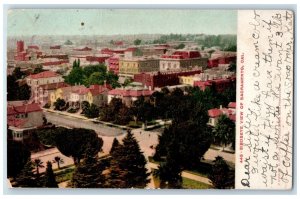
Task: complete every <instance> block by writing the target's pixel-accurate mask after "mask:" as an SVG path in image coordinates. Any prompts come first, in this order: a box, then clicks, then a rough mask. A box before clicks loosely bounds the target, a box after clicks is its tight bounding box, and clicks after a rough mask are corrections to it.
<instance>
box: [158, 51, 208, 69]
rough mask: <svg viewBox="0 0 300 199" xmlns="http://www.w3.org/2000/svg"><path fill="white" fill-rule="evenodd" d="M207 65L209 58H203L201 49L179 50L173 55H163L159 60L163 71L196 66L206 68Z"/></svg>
mask: <svg viewBox="0 0 300 199" xmlns="http://www.w3.org/2000/svg"><path fill="white" fill-rule="evenodd" d="M206 66H207V58H202V57H201V55H200V53H199V51H187V50H180V51H179V50H178V51H175V52H174V53H172V54H171V55H167V54H165V55H162V56H161V58H160V61H159V70H160V71H161V72H166V71H180V70H188V69H192V68H195V67H198V68H200V69H205V68H206Z"/></svg>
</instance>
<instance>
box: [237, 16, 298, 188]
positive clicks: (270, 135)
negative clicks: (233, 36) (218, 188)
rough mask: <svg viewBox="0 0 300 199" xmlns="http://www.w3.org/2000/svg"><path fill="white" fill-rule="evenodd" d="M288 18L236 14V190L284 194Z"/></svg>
mask: <svg viewBox="0 0 300 199" xmlns="http://www.w3.org/2000/svg"><path fill="white" fill-rule="evenodd" d="M293 27H294V15H293V12H292V11H288V10H247V11H239V12H238V70H237V76H238V81H237V84H238V85H237V89H238V90H237V105H238V111H237V114H238V115H237V121H236V122H237V123H236V126H237V128H236V129H237V130H236V131H237V147H236V149H237V151H236V154H237V157H236V158H237V161H236V188H237V189H290V188H291V187H292V151H293V142H292V137H293V136H292V134H293V117H292V116H293V112H292V111H293V46H294V28H293Z"/></svg>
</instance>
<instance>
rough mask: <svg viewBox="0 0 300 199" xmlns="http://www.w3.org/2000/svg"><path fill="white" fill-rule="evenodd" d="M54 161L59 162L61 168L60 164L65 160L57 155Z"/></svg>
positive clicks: (58, 165)
mask: <svg viewBox="0 0 300 199" xmlns="http://www.w3.org/2000/svg"><path fill="white" fill-rule="evenodd" d="M53 163H56V164H57V168H58V169H60V164H63V163H64V160H63V159H62V158H61V157H60V156H55V157H54V160H53Z"/></svg>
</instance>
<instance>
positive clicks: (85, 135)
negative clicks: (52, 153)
mask: <svg viewBox="0 0 300 199" xmlns="http://www.w3.org/2000/svg"><path fill="white" fill-rule="evenodd" d="M102 146H103V140H102V139H101V138H99V137H98V135H97V133H96V132H95V131H94V130H90V129H83V128H74V129H64V130H63V131H62V132H61V133H59V134H58V135H57V136H56V147H57V148H58V150H59V151H60V152H61V153H62V154H63V155H65V156H68V157H72V158H73V160H74V164H75V165H77V164H78V163H79V162H80V160H81V159H82V158H83V157H84V155H85V151H86V149H87V147H89V150H90V151H93V152H94V154H97V153H98V152H99V151H100V150H101V149H102Z"/></svg>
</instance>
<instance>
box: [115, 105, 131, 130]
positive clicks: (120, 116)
mask: <svg viewBox="0 0 300 199" xmlns="http://www.w3.org/2000/svg"><path fill="white" fill-rule="evenodd" d="M131 119H132V117H131V112H130V109H129V108H128V107H127V106H125V105H124V104H123V105H122V107H121V108H120V109H119V111H118V112H117V114H116V115H115V119H114V123H116V124H120V125H126V124H128V123H129V122H130V121H131Z"/></svg>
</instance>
